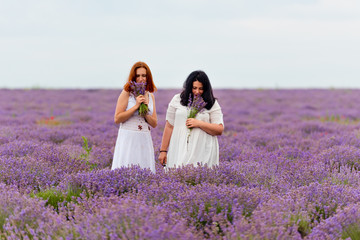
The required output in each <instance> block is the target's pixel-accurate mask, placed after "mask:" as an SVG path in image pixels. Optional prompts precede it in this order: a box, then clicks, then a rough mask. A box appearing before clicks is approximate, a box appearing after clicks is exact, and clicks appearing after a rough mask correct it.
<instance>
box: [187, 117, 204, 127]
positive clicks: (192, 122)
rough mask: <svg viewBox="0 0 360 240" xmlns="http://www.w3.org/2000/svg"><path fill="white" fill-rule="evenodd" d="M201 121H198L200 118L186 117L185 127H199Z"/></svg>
mask: <svg viewBox="0 0 360 240" xmlns="http://www.w3.org/2000/svg"><path fill="white" fill-rule="evenodd" d="M201 123H202V121H200V120H197V119H195V118H188V119H187V120H186V124H185V125H186V127H187V128H198V127H200V126H201Z"/></svg>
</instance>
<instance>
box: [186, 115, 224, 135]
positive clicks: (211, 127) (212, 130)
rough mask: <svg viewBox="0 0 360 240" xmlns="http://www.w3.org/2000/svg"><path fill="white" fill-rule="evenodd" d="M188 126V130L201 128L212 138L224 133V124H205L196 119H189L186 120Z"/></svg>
mask: <svg viewBox="0 0 360 240" xmlns="http://www.w3.org/2000/svg"><path fill="white" fill-rule="evenodd" d="M186 126H187V127H188V128H196V127H197V128H201V130H203V131H205V132H206V133H208V134H210V135H212V136H216V135H221V134H222V133H223V131H224V126H223V125H222V124H217V123H208V122H203V121H201V120H198V119H195V118H188V119H187V120H186Z"/></svg>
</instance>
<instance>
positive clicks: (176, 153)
mask: <svg viewBox="0 0 360 240" xmlns="http://www.w3.org/2000/svg"><path fill="white" fill-rule="evenodd" d="M180 100H181V99H180V94H176V95H175V96H174V97H173V99H172V100H171V101H170V103H169V105H168V109H167V112H166V120H167V121H168V122H169V123H170V124H171V125H172V126H174V128H173V132H172V135H171V138H170V143H169V148H168V154H167V164H166V166H167V167H170V168H171V167H181V166H184V165H188V164H192V165H194V166H197V165H198V163H200V164H202V165H207V166H208V167H212V166H216V165H219V143H218V139H217V137H216V136H212V135H210V134H208V133H206V132H205V131H203V130H201V129H200V128H193V129H192V130H191V132H190V130H189V129H188V128H187V127H186V125H185V123H186V119H187V115H188V110H187V107H185V106H183V105H181V103H180ZM196 119H198V120H201V121H204V122H208V123H216V124H222V125H224V120H223V114H222V111H221V107H220V105H219V103H218V101H217V100H215V103H214V105H213V106H212V108H211V109H210V110H207V109H205V110H204V111H203V112H201V113H199V114H198V115H197V116H196ZM189 133H190V136H189V137H188V135H189Z"/></svg>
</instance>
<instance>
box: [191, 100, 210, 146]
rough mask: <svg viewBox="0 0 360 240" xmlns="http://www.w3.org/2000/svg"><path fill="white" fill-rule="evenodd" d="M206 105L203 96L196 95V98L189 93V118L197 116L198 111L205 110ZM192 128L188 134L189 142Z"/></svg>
mask: <svg viewBox="0 0 360 240" xmlns="http://www.w3.org/2000/svg"><path fill="white" fill-rule="evenodd" d="M205 106H206V102H205V101H204V99H203V98H202V97H201V95H194V98H192V94H190V95H189V101H188V105H187V108H188V116H187V118H195V117H196V115H197V114H198V113H201V112H202V111H203V110H204V107H205ZM191 130H192V128H190V130H189V134H188V136H187V142H188V143H189V137H190V133H191Z"/></svg>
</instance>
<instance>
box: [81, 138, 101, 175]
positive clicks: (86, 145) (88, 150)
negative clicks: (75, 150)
mask: <svg viewBox="0 0 360 240" xmlns="http://www.w3.org/2000/svg"><path fill="white" fill-rule="evenodd" d="M82 139H83V145H82V148H83V149H84V150H85V153H83V154H81V155H80V157H81V158H82V159H84V160H85V162H86V165H88V166H89V167H90V169H91V170H94V169H95V168H96V167H97V164H96V163H90V162H89V156H90V153H91V150H92V147H90V146H89V140H88V139H87V138H86V137H84V136H82Z"/></svg>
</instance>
